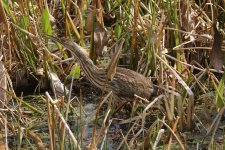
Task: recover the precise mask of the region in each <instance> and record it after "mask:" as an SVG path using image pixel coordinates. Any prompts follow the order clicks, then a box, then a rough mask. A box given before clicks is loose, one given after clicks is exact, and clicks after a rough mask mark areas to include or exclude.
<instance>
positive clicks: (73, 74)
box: [69, 66, 80, 79]
mask: <svg viewBox="0 0 225 150" xmlns="http://www.w3.org/2000/svg"><path fill="white" fill-rule="evenodd" d="M69 76H70V77H74V78H75V79H79V78H80V66H74V67H73V68H72V70H71V71H70V75H69Z"/></svg>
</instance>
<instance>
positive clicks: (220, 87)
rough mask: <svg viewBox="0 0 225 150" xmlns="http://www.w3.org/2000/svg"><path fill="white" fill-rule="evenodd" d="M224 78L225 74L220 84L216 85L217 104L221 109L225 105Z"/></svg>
mask: <svg viewBox="0 0 225 150" xmlns="http://www.w3.org/2000/svg"><path fill="white" fill-rule="evenodd" d="M224 79H225V76H224V75H223V78H222V79H221V80H220V82H219V85H218V86H215V89H216V106H217V108H218V109H221V108H223V107H224V105H225V102H224V95H223V91H224Z"/></svg>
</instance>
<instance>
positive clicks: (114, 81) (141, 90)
mask: <svg viewBox="0 0 225 150" xmlns="http://www.w3.org/2000/svg"><path fill="white" fill-rule="evenodd" d="M50 39H52V40H53V41H55V42H59V43H60V44H61V45H62V46H63V47H65V48H66V49H68V50H69V51H71V52H72V53H73V54H74V55H75V57H76V58H77V59H78V60H79V62H80V65H81V67H82V69H83V72H84V74H85V75H86V77H87V78H88V80H89V81H90V82H91V83H92V84H94V85H95V86H97V87H98V88H100V89H104V90H105V91H108V92H110V91H112V92H113V98H114V99H117V100H126V101H130V100H133V98H134V95H135V94H136V95H139V96H141V97H143V98H146V99H150V98H151V96H152V94H153V84H152V82H151V81H150V80H149V79H148V78H146V77H145V76H143V75H141V74H139V73H137V72H135V71H133V70H130V69H126V68H121V67H116V66H115V63H116V64H117V61H118V56H119V55H118V53H119V52H117V53H116V54H115V57H116V58H114V61H113V60H112V61H111V62H112V63H110V66H109V67H108V68H106V69H105V68H99V67H97V66H96V65H94V64H93V62H92V61H91V59H90V58H89V57H88V56H87V55H85V54H84V49H83V48H82V47H81V46H79V45H78V44H76V43H74V42H73V41H71V40H69V39H58V38H56V37H51V36H50ZM122 43H123V42H122ZM121 45H122V44H121ZM121 45H120V47H122V46H121ZM111 66H112V67H114V66H115V67H114V68H115V71H113V69H109V68H110V67H111ZM109 72H110V73H109Z"/></svg>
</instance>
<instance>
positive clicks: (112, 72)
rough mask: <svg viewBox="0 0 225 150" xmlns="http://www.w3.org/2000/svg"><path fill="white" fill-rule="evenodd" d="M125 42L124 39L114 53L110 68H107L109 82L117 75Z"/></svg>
mask: <svg viewBox="0 0 225 150" xmlns="http://www.w3.org/2000/svg"><path fill="white" fill-rule="evenodd" d="M124 41H125V40H124V38H122V40H121V43H120V45H119V47H118V48H117V49H116V52H115V53H114V55H113V57H112V58H111V61H110V62H109V64H108V67H107V68H106V70H107V78H108V80H109V81H111V80H112V79H113V77H114V75H115V74H116V66H117V63H118V61H119V56H120V53H121V49H122V47H123V43H124Z"/></svg>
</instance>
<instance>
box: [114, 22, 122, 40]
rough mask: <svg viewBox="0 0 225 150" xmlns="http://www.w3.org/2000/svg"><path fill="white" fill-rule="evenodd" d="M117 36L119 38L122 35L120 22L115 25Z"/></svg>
mask: <svg viewBox="0 0 225 150" xmlns="http://www.w3.org/2000/svg"><path fill="white" fill-rule="evenodd" d="M115 36H116V38H117V39H119V38H120V36H121V27H120V25H118V24H117V25H116V26H115Z"/></svg>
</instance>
